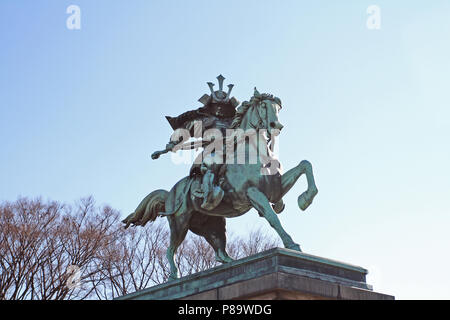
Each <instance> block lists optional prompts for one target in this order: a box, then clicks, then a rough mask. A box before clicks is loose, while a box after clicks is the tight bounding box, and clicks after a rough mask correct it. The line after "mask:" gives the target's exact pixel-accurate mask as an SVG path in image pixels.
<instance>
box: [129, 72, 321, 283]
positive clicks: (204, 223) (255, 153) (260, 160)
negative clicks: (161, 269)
mask: <svg viewBox="0 0 450 320" xmlns="http://www.w3.org/2000/svg"><path fill="white" fill-rule="evenodd" d="M217 79H218V81H219V90H217V91H214V88H213V87H214V84H213V83H211V82H208V86H209V88H210V91H211V94H210V95H206V94H205V95H203V96H202V97H201V98H200V99H199V101H200V102H202V103H203V105H204V106H203V107H201V108H199V109H196V110H193V111H188V112H185V113H183V114H182V115H180V116H178V117H175V118H172V117H166V118H167V120H168V121H169V123H170V125H171V126H172V128H173V129H174V130H175V132H174V134H173V135H172V138H171V141H170V142H169V143H168V144H167V146H166V149H165V150H162V151H157V152H155V153H153V154H152V158H153V159H157V158H158V157H159V156H160V155H162V154H164V153H167V152H169V151H173V152H175V151H177V150H180V149H192V148H199V147H202V148H203V152H202V153H200V155H199V158H197V159H196V161H195V163H194V165H193V166H192V168H191V172H190V174H189V176H187V177H184V178H183V179H181V180H180V181H178V182H177V183H176V184H175V186H174V187H173V188H172V189H171V190H170V191H169V192H168V191H166V190H155V191H153V192H151V193H150V194H149V195H148V196H146V197H145V198H144V199H143V200H142V201H141V203H140V204H139V206H138V207H137V208H136V210H135V211H134V212H133V213H132V214H130V215H129V216H128V217H127V218H126V219H124V220H123V222H124V223H125V224H126V226H125V227H126V228H127V227H128V226H130V225H135V226H137V225H140V226H144V225H145V224H146V223H147V222H149V221H150V222H151V221H154V220H155V219H156V218H157V217H158V216H164V217H166V218H167V219H168V221H169V226H170V246H169V248H168V249H167V259H168V261H169V264H170V268H171V274H170V279H176V278H178V269H177V267H176V265H175V261H174V257H175V253H176V251H177V248H178V247H179V245H180V244H181V243H182V242H183V240H184V238H185V236H186V233H187V231H188V230H191V231H192V232H194V233H195V234H197V235H200V236H202V237H204V238H205V239H206V241H207V242H208V243H209V244H210V245H211V246H212V247H213V248H214V251H215V254H216V260H217V261H219V262H222V263H227V262H230V261H232V260H233V259H231V258H230V257H229V256H228V254H227V252H226V236H225V218H232V217H237V216H240V215H243V214H244V213H246V212H248V211H249V210H250V209H251V208H255V209H256V210H257V211H258V213H259V215H260V216H262V217H264V218H265V219H266V220H267V221H268V222H269V224H270V225H271V227H272V228H274V229H275V231H276V232H277V233H278V235H279V236H280V238H281V240H282V241H283V244H284V246H285V247H286V248H288V249H293V250H297V251H301V250H300V246H299V245H298V244H297V243H295V242H294V241H293V240H292V238H291V236H290V235H289V234H287V233H286V231H285V230H284V229H283V227H282V226H281V223H280V220H279V219H278V217H277V213H280V212H281V211H282V210H283V209H284V204H283V200H282V198H283V196H284V195H285V194H286V193H287V192H288V191H289V190H290V189H291V188H292V186H293V185H294V184H295V182H296V181H297V180H298V178H299V177H300V176H301V175H302V174H305V175H306V179H307V182H308V188H307V190H306V191H305V192H303V193H302V194H301V195H300V196H299V197H298V206H299V207H300V209H301V210H306V208H308V206H309V205H310V204H311V203H312V201H313V199H314V197H315V196H316V194H317V192H318V190H317V187H316V185H315V182H314V175H313V171H312V166H311V164H310V163H309V162H308V161H306V160H303V161H301V162H300V163H299V164H298V165H297V166H296V167H294V168H292V169H290V170H289V171H287V172H286V173H284V174H283V173H282V170H281V166H280V164H279V162H278V160H277V159H276V158H275V156H274V154H273V146H274V139H275V136H276V135H278V134H279V133H280V131H281V129H282V128H283V125H282V124H281V123H280V121H279V119H278V114H279V112H280V110H281V107H282V106H281V100H280V99H279V98H277V97H274V96H273V95H271V94H265V93H263V94H261V93H259V92H258V90H256V88H255V91H254V94H253V96H252V97H251V99H250V101H244V102H243V103H242V104H240V105H239V102H238V101H237V100H236V98H234V97H231V98H230V93H231V89H232V87H233V85H231V84H230V85H228V92H227V93H225V92H224V91H223V90H222V89H223V80H224V79H225V78H224V77H223V76H222V75H219V76H218V77H217ZM237 106H239V107H237ZM236 107H237V109H236ZM186 135H188V136H189V137H191V138H194V139H195V138H197V139H198V140H197V141H192V140H189V141H186V140H187V138H189V137H186Z"/></svg>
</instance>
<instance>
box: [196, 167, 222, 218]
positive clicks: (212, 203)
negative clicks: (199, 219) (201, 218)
mask: <svg viewBox="0 0 450 320" xmlns="http://www.w3.org/2000/svg"><path fill="white" fill-rule="evenodd" d="M213 182H214V173H213V172H212V171H211V170H208V171H206V172H205V174H204V175H203V181H202V191H203V202H202V204H201V207H202V208H203V209H205V210H212V209H214V208H215V207H217V206H218V205H219V203H220V201H222V199H223V196H224V191H223V190H222V188H221V187H220V186H215V185H214V183H213Z"/></svg>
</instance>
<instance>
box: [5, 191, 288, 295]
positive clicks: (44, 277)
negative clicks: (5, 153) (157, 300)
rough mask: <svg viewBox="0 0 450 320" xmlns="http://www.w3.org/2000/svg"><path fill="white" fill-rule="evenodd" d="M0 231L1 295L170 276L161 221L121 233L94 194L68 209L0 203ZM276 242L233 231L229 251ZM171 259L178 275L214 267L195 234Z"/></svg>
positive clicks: (100, 289) (99, 289)
mask: <svg viewBox="0 0 450 320" xmlns="http://www.w3.org/2000/svg"><path fill="white" fill-rule="evenodd" d="M0 231H1V234H0V300H3V299H112V298H114V297H118V296H121V295H124V294H127V293H131V292H135V291H137V290H142V289H144V288H146V287H149V286H153V285H156V284H160V283H163V282H165V281H167V279H168V277H169V274H170V268H169V266H168V263H167V260H166V257H165V252H166V248H167V247H168V239H169V230H168V226H167V222H166V221H165V219H157V221H155V222H154V223H152V224H149V225H147V226H145V227H143V228H142V227H136V228H129V229H126V230H125V229H124V228H123V227H122V225H121V223H120V214H119V212H118V211H116V210H114V209H112V208H110V207H109V206H101V207H97V206H95V202H94V200H93V198H92V197H88V198H84V199H81V200H80V201H79V202H78V203H76V204H75V205H74V206H69V205H66V204H61V203H58V202H55V201H47V202H44V201H43V200H42V199H35V200H30V199H27V198H19V199H18V200H17V201H14V202H4V203H2V204H0ZM279 245H280V242H279V240H277V239H276V238H273V237H271V236H268V235H267V234H266V233H264V232H263V231H262V230H260V229H259V230H254V231H252V232H250V234H249V236H247V237H238V236H231V237H230V239H229V240H228V251H229V253H230V255H231V256H233V257H234V258H242V257H245V256H248V255H252V254H255V253H257V252H261V251H264V250H267V249H269V248H273V247H277V246H279ZM176 263H177V264H178V267H179V270H180V274H181V275H182V276H185V275H189V274H193V273H196V272H200V271H203V270H206V269H209V268H212V267H214V266H216V265H217V264H218V263H217V262H216V261H215V254H214V251H213V250H212V248H211V247H210V246H209V244H207V242H206V241H205V240H203V239H202V238H200V237H198V236H196V235H193V234H190V235H188V237H187V238H186V240H185V241H184V242H183V244H182V245H181V246H180V248H179V249H178V255H177V260H176ZM76 271H78V273H77V272H76ZM77 275H79V278H77ZM72 280H74V281H72Z"/></svg>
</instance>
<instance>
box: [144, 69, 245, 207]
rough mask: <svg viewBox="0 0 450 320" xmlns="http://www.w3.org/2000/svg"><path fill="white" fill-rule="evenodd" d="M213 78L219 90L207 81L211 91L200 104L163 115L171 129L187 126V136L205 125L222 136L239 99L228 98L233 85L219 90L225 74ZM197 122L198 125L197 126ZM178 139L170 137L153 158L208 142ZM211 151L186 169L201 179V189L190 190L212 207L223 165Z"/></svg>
mask: <svg viewBox="0 0 450 320" xmlns="http://www.w3.org/2000/svg"><path fill="white" fill-rule="evenodd" d="M217 80H218V82H219V90H217V91H214V83H212V82H208V83H207V84H208V86H209V89H210V91H211V94H210V95H208V94H204V95H203V96H202V97H201V98H200V99H199V100H198V101H200V102H201V103H202V104H203V106H202V107H200V108H198V109H196V110H192V111H187V112H185V113H182V114H181V115H179V116H178V117H169V116H166V119H167V121H168V122H169V124H170V126H171V127H172V129H173V130H177V129H180V128H181V129H187V130H189V133H190V135H191V137H195V138H199V137H202V136H203V134H204V132H205V131H206V130H208V129H218V130H220V131H221V133H222V137H225V136H226V129H227V128H229V127H230V125H231V122H232V120H233V117H234V115H235V113H236V107H237V106H238V105H239V101H238V100H237V99H236V98H234V97H232V98H230V93H231V90H232V88H233V86H234V85H232V84H229V85H228V92H227V93H225V92H224V91H223V90H222V89H223V81H224V80H225V78H224V77H223V76H222V75H219V76H218V77H217ZM199 122H200V123H201V126H198V124H199ZM199 127H200V128H201V130H200V131H201V132H199V130H198V128H199ZM179 143H180V141H170V142H169V143H168V144H167V145H166V149H165V150H162V151H156V152H154V153H153V154H152V158H153V159H157V158H159V156H160V155H161V154H164V153H167V152H169V151H174V152H175V151H177V150H179V149H180V148H183V149H186V147H187V148H188V149H194V148H198V147H205V144H207V143H208V142H206V141H203V142H200V143H201V145H200V146H199V145H198V143H197V144H195V143H191V142H188V143H187V144H184V145H183V146H181V147H180V145H179ZM176 146H177V148H176ZM215 151H219V150H215ZM221 151H222V150H221ZM211 155H214V154H211ZM211 155H206V156H205V157H204V158H203V159H202V160H201V161H195V163H194V164H193V165H192V167H191V170H190V176H191V177H201V179H202V183H201V190H197V191H194V192H193V194H194V195H195V196H197V197H199V198H203V201H202V204H201V207H202V208H203V209H205V210H212V209H214V208H215V207H216V206H218V205H219V203H220V202H221V200H222V198H223V196H224V190H223V189H222V188H221V183H222V179H220V176H221V174H220V169H221V168H222V166H223V161H221V162H220V163H216V162H214V159H215V157H214V156H212V157H211ZM200 156H202V154H201V155H200Z"/></svg>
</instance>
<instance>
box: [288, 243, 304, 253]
mask: <svg viewBox="0 0 450 320" xmlns="http://www.w3.org/2000/svg"><path fill="white" fill-rule="evenodd" d="M286 249H291V250H295V251H299V252H302V249H300V245H298V244H297V243H294V244H291V245H290V246H287V247H286Z"/></svg>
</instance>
